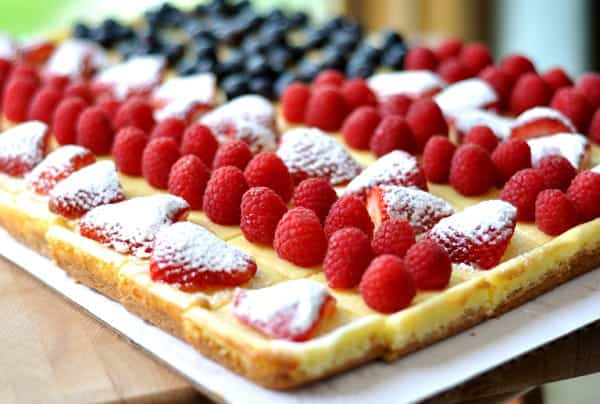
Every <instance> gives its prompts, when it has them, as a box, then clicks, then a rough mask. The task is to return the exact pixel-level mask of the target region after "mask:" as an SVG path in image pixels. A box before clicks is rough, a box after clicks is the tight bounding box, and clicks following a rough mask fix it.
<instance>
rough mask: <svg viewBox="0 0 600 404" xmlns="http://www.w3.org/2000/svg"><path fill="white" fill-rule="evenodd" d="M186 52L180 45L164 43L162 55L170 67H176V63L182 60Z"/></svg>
mask: <svg viewBox="0 0 600 404" xmlns="http://www.w3.org/2000/svg"><path fill="white" fill-rule="evenodd" d="M184 52H185V48H184V46H183V45H182V44H180V43H164V44H163V46H162V52H161V53H162V54H163V55H164V56H165V58H166V59H167V63H168V64H169V66H174V65H175V64H176V63H178V62H179V60H181V58H182V57H183V54H184Z"/></svg>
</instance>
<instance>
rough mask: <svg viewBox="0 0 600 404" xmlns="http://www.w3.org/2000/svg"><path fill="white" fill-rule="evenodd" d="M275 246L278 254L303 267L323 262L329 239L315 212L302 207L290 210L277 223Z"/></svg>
mask: <svg viewBox="0 0 600 404" xmlns="http://www.w3.org/2000/svg"><path fill="white" fill-rule="evenodd" d="M273 247H274V248H275V251H277V255H279V256H280V257H281V258H283V259H285V260H288V261H290V262H291V263H292V264H295V265H298V266H301V267H312V266H315V265H319V264H321V263H322V262H323V258H324V257H325V251H326V250H327V239H326V238H325V233H324V232H323V229H322V228H321V222H319V218H318V217H317V215H316V214H315V212H313V211H312V210H310V209H306V208H302V207H298V208H293V209H291V210H289V211H288V212H287V213H286V214H285V215H283V217H282V218H281V220H280V221H279V223H278V224H277V229H276V230H275V239H274V240H273Z"/></svg>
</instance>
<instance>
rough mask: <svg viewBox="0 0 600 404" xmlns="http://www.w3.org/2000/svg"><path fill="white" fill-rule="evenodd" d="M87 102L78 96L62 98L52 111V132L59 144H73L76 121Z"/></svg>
mask: <svg viewBox="0 0 600 404" xmlns="http://www.w3.org/2000/svg"><path fill="white" fill-rule="evenodd" d="M86 107H87V104H86V103H85V101H83V100H82V99H80V98H79V97H68V98H64V99H63V100H62V101H61V102H60V104H58V106H57V107H56V110H55V111H54V119H53V120H52V122H53V124H52V132H53V133H54V137H55V138H56V141H57V142H58V143H59V144H61V145H65V144H73V143H75V139H76V137H77V121H78V120H79V116H80V115H81V113H82V112H83V110H84V109H86Z"/></svg>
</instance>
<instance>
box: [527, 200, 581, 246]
mask: <svg viewBox="0 0 600 404" xmlns="http://www.w3.org/2000/svg"><path fill="white" fill-rule="evenodd" d="M577 223H578V217H577V210H576V209H575V206H573V203H572V202H571V201H570V200H569V198H567V196H566V195H565V194H564V193H563V192H562V191H560V190H558V189H547V190H545V191H542V192H540V194H539V195H538V196H537V199H536V200H535V224H536V225H537V227H539V228H540V230H542V231H543V232H544V233H546V234H548V235H550V236H558V235H559V234H561V233H564V232H565V231H567V230H569V229H570V228H571V227H575V226H577Z"/></svg>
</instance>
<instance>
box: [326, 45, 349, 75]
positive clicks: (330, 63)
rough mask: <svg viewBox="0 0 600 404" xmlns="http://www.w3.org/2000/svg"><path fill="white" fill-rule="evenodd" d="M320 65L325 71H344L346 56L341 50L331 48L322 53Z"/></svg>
mask: <svg viewBox="0 0 600 404" xmlns="http://www.w3.org/2000/svg"><path fill="white" fill-rule="evenodd" d="M321 63H322V64H323V67H324V68H326V69H338V70H344V67H345V65H346V55H345V53H344V52H343V51H342V50H340V49H337V48H335V47H333V46H331V47H328V48H326V49H325V50H324V51H323V58H322V60H321Z"/></svg>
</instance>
